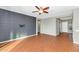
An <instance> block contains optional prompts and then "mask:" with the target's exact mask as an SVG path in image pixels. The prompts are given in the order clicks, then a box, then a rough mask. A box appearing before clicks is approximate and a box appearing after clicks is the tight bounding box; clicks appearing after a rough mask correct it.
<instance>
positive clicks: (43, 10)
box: [32, 6, 49, 15]
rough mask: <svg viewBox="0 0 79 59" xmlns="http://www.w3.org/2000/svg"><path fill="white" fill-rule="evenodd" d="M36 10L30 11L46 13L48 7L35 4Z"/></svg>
mask: <svg viewBox="0 0 79 59" xmlns="http://www.w3.org/2000/svg"><path fill="white" fill-rule="evenodd" d="M35 7H36V9H37V11H33V12H32V13H35V12H38V13H39V15H41V14H42V13H48V9H49V7H44V8H43V7H38V6H35Z"/></svg>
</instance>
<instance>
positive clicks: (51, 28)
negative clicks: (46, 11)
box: [41, 18, 56, 36]
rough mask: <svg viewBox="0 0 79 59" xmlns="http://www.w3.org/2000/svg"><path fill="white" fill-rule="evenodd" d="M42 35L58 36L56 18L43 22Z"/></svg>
mask: <svg viewBox="0 0 79 59" xmlns="http://www.w3.org/2000/svg"><path fill="white" fill-rule="evenodd" d="M41 33H44V34H49V35H54V36H56V18H48V19H43V20H41Z"/></svg>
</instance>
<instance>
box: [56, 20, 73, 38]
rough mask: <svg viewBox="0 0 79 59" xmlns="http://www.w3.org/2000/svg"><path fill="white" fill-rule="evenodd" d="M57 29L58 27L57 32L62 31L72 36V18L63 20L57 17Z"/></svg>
mask: <svg viewBox="0 0 79 59" xmlns="http://www.w3.org/2000/svg"><path fill="white" fill-rule="evenodd" d="M56 25H57V26H56V27H57V28H56V29H57V34H59V35H60V33H67V34H68V35H69V37H70V38H72V36H73V29H72V19H67V20H61V19H57V21H56Z"/></svg>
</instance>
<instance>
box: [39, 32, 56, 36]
mask: <svg viewBox="0 0 79 59" xmlns="http://www.w3.org/2000/svg"><path fill="white" fill-rule="evenodd" d="M41 34H46V35H51V36H57V35H53V34H48V33H41Z"/></svg>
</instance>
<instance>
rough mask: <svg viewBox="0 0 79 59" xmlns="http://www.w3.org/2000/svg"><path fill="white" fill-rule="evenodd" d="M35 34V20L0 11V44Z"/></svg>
mask: <svg viewBox="0 0 79 59" xmlns="http://www.w3.org/2000/svg"><path fill="white" fill-rule="evenodd" d="M33 34H36V18H35V17H31V16H27V15H23V14H19V13H16V12H11V11H7V10H3V9H0V42H2V41H6V40H10V39H15V38H18V37H23V36H28V35H33Z"/></svg>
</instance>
